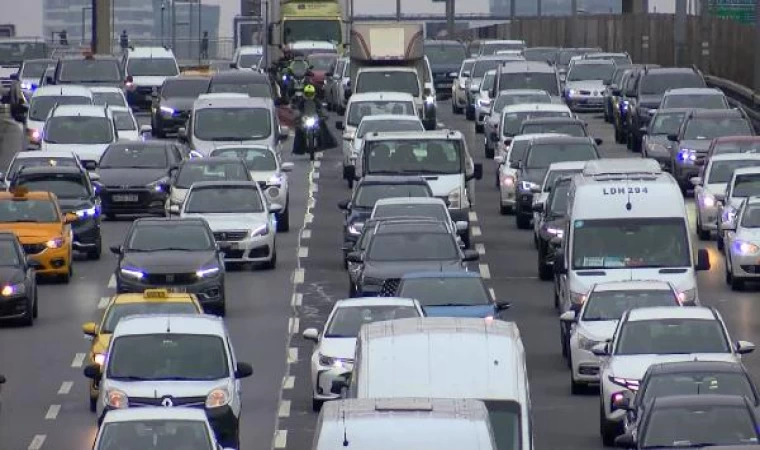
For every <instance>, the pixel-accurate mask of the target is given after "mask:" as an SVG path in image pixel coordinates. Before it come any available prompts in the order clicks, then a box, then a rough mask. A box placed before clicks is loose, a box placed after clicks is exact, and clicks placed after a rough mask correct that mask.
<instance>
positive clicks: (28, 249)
mask: <svg viewBox="0 0 760 450" xmlns="http://www.w3.org/2000/svg"><path fill="white" fill-rule="evenodd" d="M21 246H22V247H24V253H26V254H27V255H36V254H37V253H42V251H43V250H45V249H46V248H47V245H46V244H44V243H41V244H22V245H21Z"/></svg>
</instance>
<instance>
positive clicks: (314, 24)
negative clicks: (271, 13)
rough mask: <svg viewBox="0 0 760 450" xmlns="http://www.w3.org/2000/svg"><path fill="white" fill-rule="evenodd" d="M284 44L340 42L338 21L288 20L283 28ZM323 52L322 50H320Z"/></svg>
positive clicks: (340, 33)
mask: <svg viewBox="0 0 760 450" xmlns="http://www.w3.org/2000/svg"><path fill="white" fill-rule="evenodd" d="M283 36H284V38H283V40H284V42H283V43H284V44H291V43H293V42H298V41H322V42H332V43H335V44H338V43H341V42H342V39H341V37H342V30H341V22H340V21H339V20H288V21H286V22H285V26H284V28H283ZM321 51H322V52H324V50H321Z"/></svg>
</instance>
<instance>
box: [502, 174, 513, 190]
mask: <svg viewBox="0 0 760 450" xmlns="http://www.w3.org/2000/svg"><path fill="white" fill-rule="evenodd" d="M501 184H502V185H503V186H504V187H506V188H514V187H515V177H513V176H512V175H505V176H504V177H503V178H502V179H501Z"/></svg>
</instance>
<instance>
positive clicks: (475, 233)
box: [472, 226, 483, 236]
mask: <svg viewBox="0 0 760 450" xmlns="http://www.w3.org/2000/svg"><path fill="white" fill-rule="evenodd" d="M472 235H473V236H482V235H483V232H482V231H481V230H480V227H479V226H474V227H472Z"/></svg>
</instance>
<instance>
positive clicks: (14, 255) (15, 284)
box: [0, 232, 39, 384]
mask: <svg viewBox="0 0 760 450" xmlns="http://www.w3.org/2000/svg"><path fill="white" fill-rule="evenodd" d="M38 266H39V263H37V262H36V261H34V260H32V259H27V258H26V256H25V255H24V250H23V248H22V247H21V244H20V243H19V241H18V238H17V237H16V235H15V234H13V233H10V232H0V286H2V287H0V319H18V320H20V321H21V323H22V324H23V325H25V326H32V325H33V324H34V319H36V318H37V311H38V302H37V282H36V280H35V276H34V268H35V267H38ZM0 378H2V377H0ZM2 381H5V380H2ZM2 381H0V384H2Z"/></svg>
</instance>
